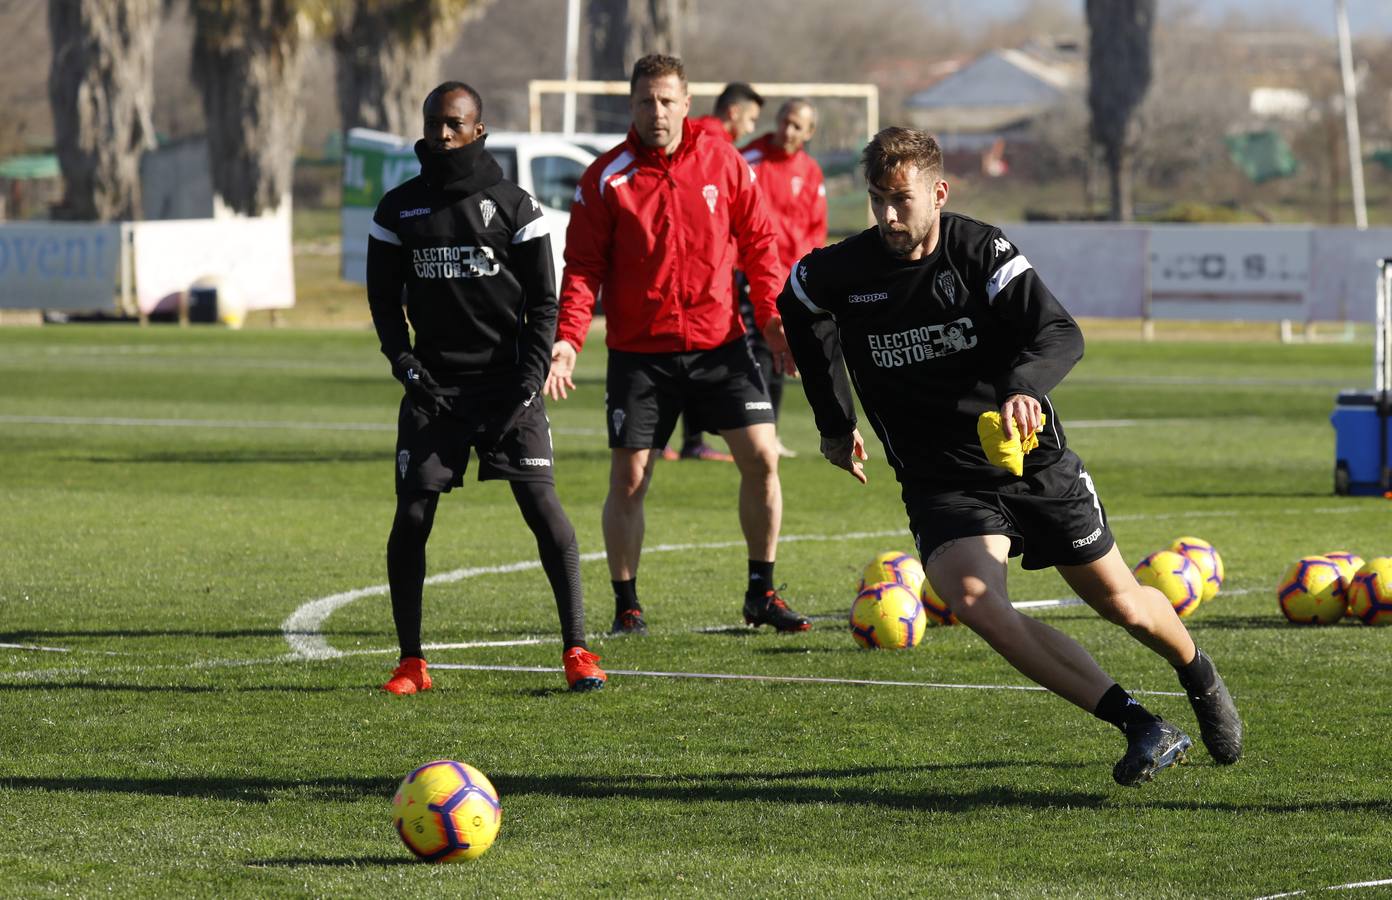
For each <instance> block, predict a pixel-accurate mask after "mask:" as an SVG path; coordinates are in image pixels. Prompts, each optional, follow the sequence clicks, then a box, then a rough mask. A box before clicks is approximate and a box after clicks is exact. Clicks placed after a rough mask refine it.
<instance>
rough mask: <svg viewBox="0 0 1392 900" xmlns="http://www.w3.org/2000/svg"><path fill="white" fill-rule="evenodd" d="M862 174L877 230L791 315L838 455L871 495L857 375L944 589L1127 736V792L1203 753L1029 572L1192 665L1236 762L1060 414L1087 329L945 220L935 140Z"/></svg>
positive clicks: (809, 268) (890, 149) (991, 233)
mask: <svg viewBox="0 0 1392 900" xmlns="http://www.w3.org/2000/svg"><path fill="white" fill-rule="evenodd" d="M861 161H862V163H863V165H864V166H865V176H866V182H867V183H868V185H869V192H870V204H871V208H872V210H873V212H874V214H875V221H876V227H875V228H870V229H867V230H866V231H864V232H861V233H860V234H858V235H855V236H853V237H851V238H848V239H846V240H844V241H842V242H840V243H838V244H835V245H833V246H831V247H828V248H826V249H823V250H815V251H813V252H812V253H810V254H808V255H807V256H805V257H804V258H803V259H802V261H801V262H800V263H798V265H797V266H796V267H795V268H794V269H793V272H792V274H791V275H790V277H789V279H788V283H787V285H786V286H785V287H784V289H783V292H782V294H781V295H780V297H779V298H778V308H779V311H780V312H781V313H782V316H783V322H784V327H785V329H786V331H787V336H788V341H789V343H790V345H791V349H792V352H793V355H794V358H795V359H796V362H797V367H798V368H799V369H801V370H802V374H803V386H804V389H805V390H806V391H807V397H808V400H809V401H810V402H811V405H812V409H813V412H814V414H815V417H816V422H817V430H818V431H819V432H820V433H821V435H822V453H823V455H824V456H826V458H827V459H828V460H829V461H830V462H832V463H833V464H835V465H837V466H840V467H841V468H843V469H846V470H847V471H849V472H850V473H851V474H852V475H853V476H855V477H856V478H857V479H858V480H860V481H861V482H862V483H864V482H865V472H864V468H863V466H862V462H863V461H864V460H865V459H866V458H867V457H866V453H865V445H864V443H863V441H862V439H861V435H860V431H859V430H858V429H857V427H856V424H857V423H856V416H855V407H854V405H853V404H852V400H851V394H850V389H849V385H848V384H847V380H846V371H847V370H848V369H849V372H850V380H851V382H853V383H854V385H855V390H856V393H857V394H858V395H859V397H860V402H861V405H862V406H863V408H864V409H865V414H866V417H867V418H868V419H869V420H870V424H871V427H872V428H874V430H875V433H876V434H877V435H878V436H879V438H880V440H881V442H882V443H883V444H884V449H885V454H886V456H887V457H888V459H889V462H890V465H891V466H893V467H894V471H895V475H896V477H897V478H898V479H899V482H900V484H901V485H902V495H903V499H904V505H905V508H906V510H907V512H908V515H909V528H910V529H911V530H912V532H913V534H914V539H915V541H916V542H917V544H918V549H919V553H920V555H921V556H922V557H923V562H924V569H925V570H926V572H927V575H928V579H929V581H930V582H931V583H932V585H933V588H934V589H935V590H936V591H937V592H938V594H939V595H940V596H941V597H942V598H943V600H944V601H946V602H947V604H948V605H949V606H950V607H951V609H952V611H953V612H954V613H955V614H956V616H957V618H958V619H960V620H961V621H962V622H964V623H965V624H966V625H967V626H968V627H969V628H971V629H972V630H973V631H975V632H976V633H977V634H979V635H980V636H981V637H983V638H984V639H985V640H986V642H987V643H989V644H990V645H991V647H992V648H993V649H995V651H996V652H997V653H999V654H1000V655H1001V656H1003V657H1005V659H1006V660H1007V661H1008V662H1009V663H1010V664H1011V665H1013V666H1014V667H1015V668H1016V669H1018V670H1019V671H1020V672H1021V673H1023V674H1024V675H1026V676H1028V677H1029V678H1031V679H1033V680H1034V681H1036V682H1038V683H1039V684H1041V685H1043V686H1044V687H1046V688H1048V689H1049V690H1051V691H1053V692H1054V693H1056V694H1058V695H1059V696H1061V697H1063V698H1064V699H1065V700H1068V701H1069V702H1071V703H1073V704H1075V705H1076V706H1079V707H1081V708H1082V709H1084V710H1086V711H1087V712H1090V713H1092V714H1093V715H1095V716H1097V717H1098V718H1099V719H1102V720H1103V721H1105V722H1109V723H1111V724H1112V725H1115V726H1116V727H1117V728H1118V729H1120V730H1121V732H1122V734H1123V735H1124V736H1125V738H1126V743H1127V747H1126V753H1125V755H1124V756H1123V757H1122V758H1121V760H1120V761H1119V762H1118V763H1117V764H1116V767H1115V769H1114V770H1113V773H1112V774H1113V777H1115V779H1116V780H1117V782H1118V783H1119V784H1123V785H1128V786H1134V785H1138V784H1140V783H1142V782H1144V781H1148V780H1149V779H1150V778H1151V777H1152V776H1154V775H1155V773H1156V772H1158V771H1160V770H1161V769H1164V768H1166V767H1167V766H1170V765H1172V764H1174V763H1176V762H1178V761H1181V760H1182V759H1183V758H1184V754H1185V751H1186V750H1188V749H1189V747H1190V746H1191V744H1192V742H1191V741H1190V739H1189V737H1188V736H1187V735H1185V734H1184V732H1182V731H1181V730H1180V729H1178V728H1176V727H1175V726H1174V725H1172V724H1170V723H1169V722H1166V721H1164V720H1162V719H1161V718H1160V717H1159V716H1157V715H1155V714H1154V713H1152V712H1150V711H1149V710H1147V709H1146V708H1145V707H1143V706H1142V705H1141V704H1140V703H1138V702H1136V700H1135V699H1134V698H1132V697H1131V695H1130V694H1128V693H1127V692H1126V691H1125V690H1123V689H1122V687H1121V686H1120V685H1119V684H1117V683H1116V681H1115V680H1114V679H1112V677H1111V676H1109V675H1108V674H1107V673H1106V672H1104V671H1102V669H1101V668H1100V667H1099V666H1098V665H1097V663H1096V662H1095V661H1094V660H1093V658H1092V657H1091V656H1090V655H1089V654H1088V653H1087V651H1086V650H1084V649H1083V648H1082V647H1081V646H1080V645H1079V644H1078V643H1077V642H1075V641H1074V640H1073V639H1072V638H1070V637H1068V636H1067V635H1065V634H1063V633H1062V632H1060V631H1058V630H1056V629H1054V628H1051V627H1050V626H1048V625H1046V624H1044V623H1042V622H1040V621H1038V620H1036V619H1033V618H1030V617H1029V616H1026V615H1024V614H1022V613H1020V612H1018V611H1017V610H1016V609H1015V608H1014V607H1013V606H1012V605H1011V603H1010V599H1009V597H1008V595H1007V592H1006V561H1007V559H1008V558H1009V557H1011V556H1016V555H1020V554H1023V555H1024V559H1023V565H1024V567H1025V568H1026V569H1041V568H1045V567H1048V566H1053V567H1055V568H1057V569H1058V571H1059V573H1060V574H1061V575H1062V576H1063V577H1064V579H1065V580H1066V581H1067V582H1068V584H1069V586H1070V587H1072V588H1073V590H1074V591H1076V592H1077V594H1078V596H1080V597H1082V599H1083V600H1084V601H1085V602H1086V603H1087V604H1088V605H1089V606H1091V607H1092V608H1093V609H1094V610H1096V611H1097V612H1098V613H1099V614H1101V615H1102V616H1103V617H1104V618H1105V619H1107V620H1108V621H1110V622H1113V623H1115V624H1117V625H1121V626H1122V627H1124V628H1125V629H1126V630H1127V631H1128V632H1130V633H1131V635H1132V636H1133V637H1135V638H1136V639H1137V640H1138V641H1140V642H1141V643H1142V644H1144V645H1145V646H1147V647H1149V648H1150V649H1151V650H1153V651H1155V652H1156V653H1157V654H1159V655H1160V656H1161V657H1163V658H1164V659H1165V660H1166V661H1167V662H1169V663H1170V664H1171V665H1172V666H1174V667H1175V670H1176V671H1177V673H1178V675H1179V681H1180V684H1181V685H1183V687H1184V690H1185V693H1186V694H1187V695H1188V697H1189V701H1190V703H1191V704H1192V705H1193V707H1194V712H1195V714H1196V716H1197V718H1198V723H1199V730H1200V733H1201V735H1202V737H1203V741H1204V745H1205V746H1206V747H1207V748H1208V751H1209V753H1210V754H1211V755H1212V756H1213V758H1214V759H1215V760H1216V761H1218V762H1219V763H1224V764H1227V763H1234V762H1236V761H1237V759H1238V757H1239V756H1241V754H1242V722H1241V719H1240V718H1239V717H1238V713H1237V708H1236V707H1235V706H1234V704H1233V701H1232V698H1231V696H1230V695H1229V694H1228V690H1227V688H1226V687H1225V686H1224V684H1223V680H1222V678H1220V677H1219V675H1218V671H1217V670H1216V669H1215V668H1214V666H1213V663H1212V661H1211V660H1210V659H1209V658H1208V656H1206V655H1205V654H1204V653H1202V652H1201V651H1199V650H1198V648H1197V647H1195V646H1194V641H1193V640H1192V638H1190V636H1189V633H1188V631H1187V630H1185V628H1184V625H1183V624H1182V623H1181V622H1180V620H1179V617H1178V616H1177V615H1176V614H1175V612H1174V610H1173V608H1172V607H1171V606H1170V604H1169V601H1167V600H1166V599H1165V597H1164V595H1162V594H1161V593H1160V592H1159V591H1157V590H1155V589H1154V588H1149V587H1142V586H1141V585H1139V584H1138V583H1137V582H1136V579H1135V577H1134V576H1133V575H1132V574H1131V570H1130V569H1129V568H1128V567H1127V565H1126V563H1125V562H1124V561H1123V560H1122V557H1121V553H1120V551H1119V550H1118V549H1117V547H1116V542H1115V540H1114V539H1113V537H1112V532H1111V530H1110V529H1109V528H1108V527H1107V519H1106V514H1105V512H1104V511H1103V509H1102V503H1101V501H1100V500H1099V499H1098V497H1097V493H1096V491H1095V490H1094V489H1093V484H1092V479H1091V477H1090V476H1089V475H1088V473H1087V471H1086V470H1085V469H1084V468H1083V464H1082V461H1081V460H1080V459H1079V458H1078V457H1077V455H1075V454H1074V453H1073V452H1072V451H1071V450H1069V449H1068V447H1067V444H1066V442H1065V439H1064V433H1063V428H1062V426H1061V423H1060V422H1059V419H1058V415H1057V413H1056V412H1055V410H1054V407H1053V406H1052V404H1051V403H1050V402H1049V396H1048V394H1049V391H1050V390H1052V389H1053V388H1054V387H1055V386H1056V385H1058V383H1059V382H1060V381H1062V379H1063V377H1064V375H1066V374H1067V373H1068V371H1069V370H1070V369H1071V368H1072V367H1073V365H1074V364H1075V363H1077V361H1078V360H1079V359H1081V358H1082V354H1083V338H1082V334H1081V332H1080V331H1079V329H1078V326H1077V323H1075V322H1074V321H1073V319H1072V317H1070V316H1069V314H1068V313H1067V311H1065V310H1064V308H1063V307H1062V306H1061V305H1060V304H1059V302H1058V301H1057V300H1056V299H1055V298H1054V296H1053V295H1052V294H1051V293H1050V292H1049V290H1048V289H1047V288H1046V287H1045V286H1044V283H1043V282H1042V281H1041V280H1040V279H1039V276H1038V274H1037V273H1035V271H1034V270H1033V268H1031V266H1030V264H1029V261H1028V260H1027V259H1026V258H1025V257H1024V256H1023V255H1022V254H1021V253H1020V252H1019V250H1017V249H1016V248H1015V246H1014V245H1012V244H1011V243H1010V241H1009V240H1007V239H1006V238H1005V237H1004V236H1003V235H1002V234H1001V232H1000V230H999V229H997V228H995V227H992V226H990V225H987V224H985V223H983V222H978V221H976V220H974V219H970V218H968V217H966V216H961V215H956V214H953V213H948V212H944V211H943V207H944V206H945V205H946V203H947V196H948V185H947V182H946V181H944V180H943V164H942V152H941V150H940V149H939V147H938V144H937V142H936V141H935V140H934V139H933V138H932V137H931V136H929V135H927V134H924V133H923V132H919V131H914V130H912V129H907V128H887V129H885V130H883V131H881V132H880V133H879V134H877V135H876V136H875V137H874V139H873V140H872V141H871V142H870V143H869V144H868V145H867V146H866V148H865V151H864V153H863V154H862V157H861ZM906 398H912V402H906ZM1025 453H1028V455H1024V454H1025ZM1012 456H1013V460H1011V459H1010V457H1012ZM1012 462H1013V465H1014V468H1015V469H1016V471H1011V470H1009V469H1008V468H1007V466H1009V465H1010V464H1011V463H1012Z"/></svg>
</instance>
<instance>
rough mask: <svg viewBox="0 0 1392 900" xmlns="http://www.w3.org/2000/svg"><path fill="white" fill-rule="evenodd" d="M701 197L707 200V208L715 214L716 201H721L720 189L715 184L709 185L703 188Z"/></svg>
mask: <svg viewBox="0 0 1392 900" xmlns="http://www.w3.org/2000/svg"><path fill="white" fill-rule="evenodd" d="M701 196H702V197H705V198H706V208H707V209H709V210H710V211H711V214H712V215H714V214H715V201H716V200H719V199H720V188H718V187H716V186H715V185H713V184H708V185H706V186H705V187H703V188H701Z"/></svg>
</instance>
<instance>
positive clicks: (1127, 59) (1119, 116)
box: [1087, 0, 1155, 222]
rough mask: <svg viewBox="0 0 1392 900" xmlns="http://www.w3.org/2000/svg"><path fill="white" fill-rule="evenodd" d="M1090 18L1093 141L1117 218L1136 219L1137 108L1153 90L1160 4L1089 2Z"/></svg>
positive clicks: (1125, 0) (1149, 1)
mask: <svg viewBox="0 0 1392 900" xmlns="http://www.w3.org/2000/svg"><path fill="white" fill-rule="evenodd" d="M1087 20H1088V30H1089V32H1090V39H1089V47H1088V106H1089V108H1090V109H1091V111H1092V129H1091V130H1092V139H1093V141H1094V142H1096V143H1097V144H1100V145H1101V147H1102V151H1103V157H1104V159H1105V160H1106V163H1107V168H1108V172H1109V175H1110V178H1111V184H1112V189H1111V195H1112V213H1111V215H1112V219H1114V220H1116V221H1119V222H1125V221H1130V219H1131V215H1132V210H1131V173H1130V171H1129V165H1128V164H1129V161H1130V158H1131V151H1132V150H1133V149H1134V145H1135V142H1136V133H1137V131H1138V129H1139V125H1138V123H1137V122H1136V120H1135V113H1136V109H1137V108H1138V107H1139V106H1140V105H1141V101H1142V100H1144V99H1145V95H1146V92H1147V91H1148V90H1149V89H1150V75H1151V65H1150V60H1151V32H1152V30H1153V28H1154V25H1155V0H1087Z"/></svg>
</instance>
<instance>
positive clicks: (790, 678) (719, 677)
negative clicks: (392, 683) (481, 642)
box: [430, 663, 1184, 697]
mask: <svg viewBox="0 0 1392 900" xmlns="http://www.w3.org/2000/svg"><path fill="white" fill-rule="evenodd" d="M430 668H432V669H461V670H464V671H470V672H539V673H551V672H563V671H565V670H564V669H561V668H558V667H556V666H493V665H482V664H476V663H431V664H430ZM605 671H606V674H609V675H625V676H634V677H642V678H693V679H701V680H707V681H759V682H766V683H767V682H774V683H782V684H858V685H867V686H870V687H916V688H938V689H948V690H963V691H1033V692H1045V691H1047V690H1048V689H1047V688H1043V687H1040V686H1039V685H1034V684H950V683H947V682H934V681H882V680H879V679H875V678H828V677H824V676H817V675H740V674H735V673H730V672H661V671H655V670H648V669H607V670H605ZM1131 693H1132V694H1145V695H1147V696H1151V697H1183V696H1184V694H1182V693H1180V692H1179V691H1131Z"/></svg>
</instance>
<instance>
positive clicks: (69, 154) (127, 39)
mask: <svg viewBox="0 0 1392 900" xmlns="http://www.w3.org/2000/svg"><path fill="white" fill-rule="evenodd" d="M157 3H158V0H49V3H48V29H49V34H50V35H51V37H52V41H53V56H52V58H51V61H50V63H49V75H48V97H49V103H50V105H51V106H52V109H53V131H54V144H55V145H56V147H57V153H58V164H59V166H60V167H61V168H62V171H63V202H62V204H61V206H60V207H59V208H58V209H56V210H55V211H54V212H55V215H56V216H57V217H58V218H64V219H81V220H92V219H97V220H101V221H110V220H112V219H130V218H135V217H137V216H138V215H139V214H140V155H141V153H143V152H144V151H145V150H146V149H148V148H149V147H153V146H154V138H155V129H154V126H153V125H152V124H151V118H150V112H151V109H152V108H153V105H154V56H155V31H156V29H157V28H158V25H159V22H158V19H157V18H156V13H157ZM12 49H15V48H12Z"/></svg>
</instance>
